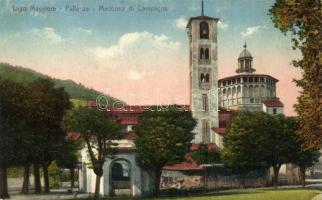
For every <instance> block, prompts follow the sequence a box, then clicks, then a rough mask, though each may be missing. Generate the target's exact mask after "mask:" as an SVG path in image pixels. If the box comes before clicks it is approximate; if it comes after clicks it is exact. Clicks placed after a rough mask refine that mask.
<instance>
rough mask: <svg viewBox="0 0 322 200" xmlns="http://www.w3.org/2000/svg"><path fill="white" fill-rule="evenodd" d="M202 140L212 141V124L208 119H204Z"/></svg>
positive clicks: (205, 141)
mask: <svg viewBox="0 0 322 200" xmlns="http://www.w3.org/2000/svg"><path fill="white" fill-rule="evenodd" d="M202 142H203V143H209V142H210V126H209V122H208V121H207V120H205V119H204V120H202Z"/></svg>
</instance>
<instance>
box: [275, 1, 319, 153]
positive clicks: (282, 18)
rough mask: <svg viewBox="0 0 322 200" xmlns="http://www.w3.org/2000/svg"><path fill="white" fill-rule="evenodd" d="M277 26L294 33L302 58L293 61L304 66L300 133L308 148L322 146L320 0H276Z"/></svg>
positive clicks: (295, 47) (297, 109)
mask: <svg viewBox="0 0 322 200" xmlns="http://www.w3.org/2000/svg"><path fill="white" fill-rule="evenodd" d="M269 14H270V15H271V18H272V21H273V23H274V24H275V27H277V28H279V29H280V30H281V31H282V32H283V33H285V34H286V33H288V32H291V33H292V36H293V37H292V42H293V48H294V49H299V50H300V51H301V53H302V59H300V60H297V61H293V65H294V66H295V67H298V68H300V69H301V70H302V78H301V79H300V80H296V81H295V82H296V84H297V86H299V87H301V88H302V91H301V92H300V96H299V97H298V103H297V104H296V105H295V108H296V111H297V113H298V115H299V129H298V131H297V133H298V135H299V137H300V138H301V140H302V141H303V144H302V147H303V148H304V150H307V149H316V148H321V147H322V134H321V133H322V124H321V122H322V115H321V114H322V103H321V95H322V85H321V82H322V74H321V69H322V67H321V66H322V59H321V58H322V51H321V46H322V34H321V23H322V21H321V20H322V12H321V1H320V0H293V1H290V0H276V2H275V4H274V5H273V7H272V8H271V9H270V11H269Z"/></svg>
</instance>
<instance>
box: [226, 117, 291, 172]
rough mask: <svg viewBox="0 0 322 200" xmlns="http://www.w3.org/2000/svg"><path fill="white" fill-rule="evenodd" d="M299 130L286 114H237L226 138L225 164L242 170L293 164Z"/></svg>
mask: <svg viewBox="0 0 322 200" xmlns="http://www.w3.org/2000/svg"><path fill="white" fill-rule="evenodd" d="M294 137H295V128H294V126H292V122H290V121H289V120H288V119H287V118H286V117H284V116H282V115H278V116H271V115H269V114H267V113H263V112H248V111H242V112H237V113H235V114H234V115H233V117H232V119H231V121H230V124H229V126H228V131H227V133H226V134H225V136H224V147H225V148H224V150H223V161H224V163H225V164H226V165H227V166H230V167H234V168H237V169H240V170H250V169H256V168H268V167H271V166H272V167H276V169H279V168H280V166H281V165H282V164H284V163H288V162H291V160H292V158H293V157H292V153H293V152H294V150H295V148H296V145H295V142H294Z"/></svg>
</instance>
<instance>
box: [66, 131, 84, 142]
mask: <svg viewBox="0 0 322 200" xmlns="http://www.w3.org/2000/svg"><path fill="white" fill-rule="evenodd" d="M79 137H80V133H77V132H68V133H67V134H66V136H65V139H66V140H74V141H75V140H78V139H79Z"/></svg>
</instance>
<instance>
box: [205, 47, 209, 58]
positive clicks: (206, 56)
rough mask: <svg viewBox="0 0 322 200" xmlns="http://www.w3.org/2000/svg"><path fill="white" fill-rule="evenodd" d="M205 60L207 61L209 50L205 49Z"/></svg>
mask: <svg viewBox="0 0 322 200" xmlns="http://www.w3.org/2000/svg"><path fill="white" fill-rule="evenodd" d="M205 58H206V59H207V60H209V48H206V50H205Z"/></svg>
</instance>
